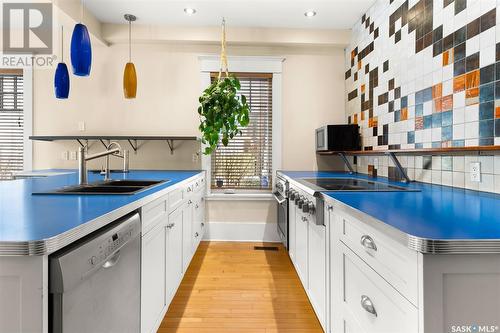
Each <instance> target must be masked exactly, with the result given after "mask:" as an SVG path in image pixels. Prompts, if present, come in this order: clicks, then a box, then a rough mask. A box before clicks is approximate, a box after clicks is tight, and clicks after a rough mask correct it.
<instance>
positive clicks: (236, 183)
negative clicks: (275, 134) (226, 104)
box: [211, 73, 273, 190]
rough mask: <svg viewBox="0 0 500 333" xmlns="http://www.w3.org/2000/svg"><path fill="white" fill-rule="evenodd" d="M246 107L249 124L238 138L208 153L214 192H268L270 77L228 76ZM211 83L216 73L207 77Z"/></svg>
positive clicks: (270, 142)
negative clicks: (235, 79)
mask: <svg viewBox="0 0 500 333" xmlns="http://www.w3.org/2000/svg"><path fill="white" fill-rule="evenodd" d="M232 74H233V75H236V77H238V79H239V80H240V83H241V90H240V94H242V95H245V96H246V98H247V102H248V104H249V106H250V123H249V125H248V127H246V128H243V129H242V135H241V136H240V135H238V136H236V137H235V138H233V139H232V140H230V142H229V144H228V146H227V147H224V146H223V145H222V143H221V144H220V145H219V146H218V147H217V149H216V150H215V152H213V153H212V159H211V164H212V176H211V187H212V189H214V190H217V189H220V190H227V189H235V190H270V189H271V185H272V179H271V178H272V123H273V121H272V114H273V112H272V105H273V104H272V100H273V98H272V97H273V91H272V80H273V76H272V74H261V73H232ZM211 77H212V81H213V80H215V79H216V78H217V73H212V74H211Z"/></svg>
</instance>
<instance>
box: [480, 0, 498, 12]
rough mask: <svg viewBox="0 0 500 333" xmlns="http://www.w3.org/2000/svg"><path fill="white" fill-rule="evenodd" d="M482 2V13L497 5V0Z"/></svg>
mask: <svg viewBox="0 0 500 333" xmlns="http://www.w3.org/2000/svg"><path fill="white" fill-rule="evenodd" d="M479 2H480V3H481V15H484V14H486V13H487V12H489V11H490V10H492V9H493V8H495V7H496V5H497V2H496V0H480V1H479Z"/></svg>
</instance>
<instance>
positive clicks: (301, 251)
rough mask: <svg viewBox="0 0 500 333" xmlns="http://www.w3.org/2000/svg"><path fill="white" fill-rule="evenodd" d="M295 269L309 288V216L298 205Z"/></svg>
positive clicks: (296, 210)
mask: <svg viewBox="0 0 500 333" xmlns="http://www.w3.org/2000/svg"><path fill="white" fill-rule="evenodd" d="M295 214H296V215H295V218H296V220H295V221H296V222H295V228H296V229H295V242H296V243H295V269H296V270H297V274H298V275H299V278H300V281H301V282H302V285H303V286H304V289H306V290H307V288H308V286H309V284H308V273H307V260H308V254H307V250H308V244H307V242H308V237H309V236H308V232H309V228H308V223H307V218H306V217H305V216H304V214H303V213H302V211H301V210H299V209H298V208H297V207H296V208H295Z"/></svg>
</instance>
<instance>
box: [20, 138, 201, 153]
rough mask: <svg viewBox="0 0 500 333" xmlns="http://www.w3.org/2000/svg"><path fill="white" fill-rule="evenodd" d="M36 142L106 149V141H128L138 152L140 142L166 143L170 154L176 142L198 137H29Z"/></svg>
mask: <svg viewBox="0 0 500 333" xmlns="http://www.w3.org/2000/svg"><path fill="white" fill-rule="evenodd" d="M29 138H30V139H31V140H34V141H46V142H52V141H77V142H78V143H79V144H80V145H81V146H82V147H85V146H88V143H89V141H100V142H101V143H102V144H103V146H105V147H106V143H105V141H108V142H109V141H127V142H128V143H129V144H130V146H131V147H132V149H133V150H134V151H135V152H137V150H138V149H139V145H138V141H166V142H167V144H168V148H169V149H170V154H173V153H174V150H175V145H174V142H175V141H195V140H198V138H197V137H196V136H153V135H139V136H137V135H135V136H134V135H46V136H43V135H33V136H30V137H29Z"/></svg>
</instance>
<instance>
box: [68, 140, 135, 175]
mask: <svg viewBox="0 0 500 333" xmlns="http://www.w3.org/2000/svg"><path fill="white" fill-rule="evenodd" d="M113 145H116V146H118V147H116V148H114V149H110V148H111V147H112V146H113ZM120 151H123V155H120V154H119V153H120ZM110 155H113V156H117V157H120V158H123V172H128V168H129V153H128V151H127V150H122V149H121V146H120V145H119V144H118V143H117V142H111V143H110V144H109V145H108V146H107V147H106V150H105V151H103V152H100V153H96V154H93V155H87V146H85V147H80V149H78V183H79V184H80V185H84V184H87V183H88V178H87V161H90V160H93V159H96V158H99V157H104V156H106V170H105V175H104V180H109V173H110V171H109V156H110Z"/></svg>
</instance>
